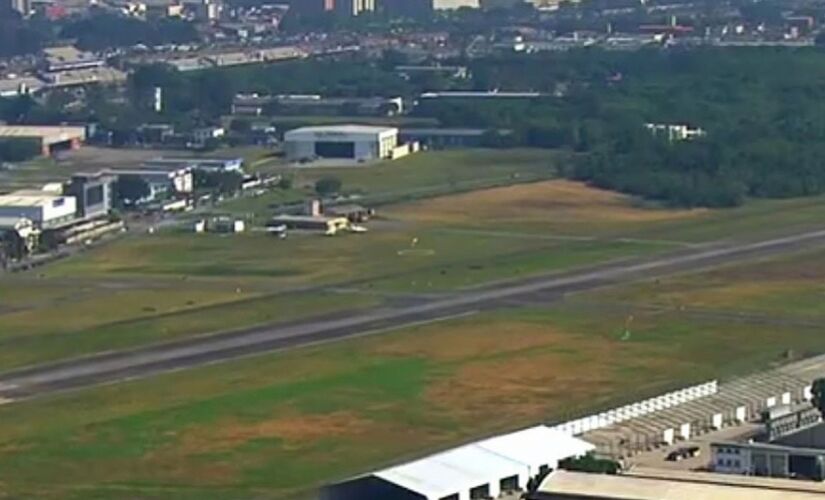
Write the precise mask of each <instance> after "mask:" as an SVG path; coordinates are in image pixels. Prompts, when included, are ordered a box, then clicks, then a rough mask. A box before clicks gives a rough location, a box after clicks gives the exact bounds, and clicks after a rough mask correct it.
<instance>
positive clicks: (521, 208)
mask: <svg viewBox="0 0 825 500" xmlns="http://www.w3.org/2000/svg"><path fill="white" fill-rule="evenodd" d="M704 212H705V210H700V209H697V210H666V209H656V208H646V207H641V206H638V205H636V204H634V202H633V199H632V198H631V197H629V196H625V195H622V194H618V193H615V192H613V191H606V190H602V189H597V188H593V187H590V186H587V185H586V184H583V183H580V182H573V181H566V180H553V181H545V182H536V183H532V184H520V185H514V186H507V187H500V188H493V189H487V190H483V191H475V192H471V193H464V194H458V195H452V196H444V197H441V198H436V199H433V200H426V201H420V202H415V203H409V204H405V205H399V206H398V207H396V208H394V209H391V210H390V211H389V214H390V215H392V216H396V217H399V218H401V219H405V220H409V221H414V222H431V223H448V224H458V223H466V222H473V221H478V220H482V221H485V222H489V221H497V222H508V221H518V222H525V221H542V222H554V223H555V222H558V223H594V224H600V223H621V222H624V223H634V222H657V221H665V220H673V219H680V218H685V217H694V216H696V215H698V214H701V213H704Z"/></svg>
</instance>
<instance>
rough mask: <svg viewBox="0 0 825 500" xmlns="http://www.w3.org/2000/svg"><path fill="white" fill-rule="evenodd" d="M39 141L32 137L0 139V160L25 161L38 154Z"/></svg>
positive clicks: (39, 150)
mask: <svg viewBox="0 0 825 500" xmlns="http://www.w3.org/2000/svg"><path fill="white" fill-rule="evenodd" d="M41 153H42V151H41V149H40V142H39V141H37V140H33V139H3V140H0V161H26V160H31V159H32V158H36V157H38V156H40V154H41Z"/></svg>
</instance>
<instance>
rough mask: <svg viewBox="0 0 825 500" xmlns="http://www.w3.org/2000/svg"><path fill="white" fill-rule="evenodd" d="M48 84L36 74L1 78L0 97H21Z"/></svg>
mask: <svg viewBox="0 0 825 500" xmlns="http://www.w3.org/2000/svg"><path fill="white" fill-rule="evenodd" d="M45 86H46V83H45V82H43V80H41V79H39V78H37V77H34V76H15V77H8V78H3V79H0V97H19V96H23V95H29V94H33V93H35V92H37V91H38V90H40V89H42V88H43V87H45Z"/></svg>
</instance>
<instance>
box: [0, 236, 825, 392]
mask: <svg viewBox="0 0 825 500" xmlns="http://www.w3.org/2000/svg"><path fill="white" fill-rule="evenodd" d="M818 246H825V230H818V231H810V232H805V233H800V234H795V235H791V236H785V237H781V238H775V239H771V240H765V241H760V242H755V243H728V244H719V245H717V246H714V247H703V248H691V249H686V250H681V251H679V252H676V253H671V254H668V255H665V256H660V257H655V258H649V259H646V260H643V259H637V260H628V261H620V262H610V263H606V264H601V265H597V266H593V267H589V268H584V269H579V270H576V271H571V272H567V273H557V274H553V275H546V276H540V277H534V278H530V279H524V280H519V281H513V282H509V283H499V284H497V285H496V286H491V287H489V288H483V289H476V290H470V291H464V292H458V293H455V294H452V295H447V296H443V297H437V298H431V299H427V300H423V301H421V302H417V303H413V304H409V305H402V306H398V307H382V308H376V309H372V310H368V311H360V312H357V313H353V314H351V315H338V316H333V317H326V318H322V319H317V318H316V319H313V320H305V321H302V322H296V323H292V324H286V325H278V326H272V327H260V328H255V329H250V330H243V331H236V332H227V333H222V334H217V335H210V336H201V337H195V338H190V339H186V340H182V341H176V342H171V343H167V344H158V345H154V346H149V347H143V348H138V349H133V350H128V351H121V352H114V353H106V354H100V355H95V356H90V357H85V358H78V359H72V360H68V361H62V362H58V363H54V364H48V365H38V366H32V367H28V368H23V369H19V370H15V371H13V372H8V373H5V374H0V401H5V402H10V401H13V400H16V399H21V398H30V397H36V396H42V395H46V394H49V393H53V392H57V391H62V390H68V389H76V388H81V387H86V386H92V385H97V384H103V383H112V382H117V381H122V380H126V379H132V378H138V377H148V376H151V375H155V374H158V373H163V372H168V371H173V370H180V369H185V368H192V367H196V366H201V365H205V364H209V363H214V362H219V361H226V360H231V359H235V358H239V357H242V356H248V355H254V354H259V353H263V352H270V351H275V350H282V349H287V348H292V347H299V346H305V345H309V344H313V343H318V342H324V341H331V340H338V339H343V338H347V337H355V336H359V335H364V334H368V333H373V334H375V333H378V332H383V331H389V330H392V329H396V328H400V327H404V326H410V325H414V324H417V323H425V322H431V321H438V320H440V319H445V318H450V317H455V316H460V315H466V314H473V313H475V312H478V311H481V310H488V309H491V308H495V307H501V306H506V305H508V304H511V303H513V302H514V301H517V300H519V299H529V298H531V297H535V296H541V297H542V298H543V299H552V298H554V297H555V298H558V297H561V296H563V295H564V294H565V293H570V292H575V291H582V290H589V289H593V288H597V287H601V286H605V285H611V284H617V283H623V282H629V281H634V280H639V279H645V278H652V277H657V276H664V275H668V274H673V273H677V272H684V271H693V270H698V269H703V268H708V267H713V266H718V265H721V264H726V263H733V262H737V261H740V260H745V259H753V258H760V257H768V256H774V255H779V254H783V253H790V252H794V251H799V250H803V249H807V248H814V247H818Z"/></svg>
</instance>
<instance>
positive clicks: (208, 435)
mask: <svg viewBox="0 0 825 500" xmlns="http://www.w3.org/2000/svg"><path fill="white" fill-rule="evenodd" d="M374 425H375V424H374V423H373V422H370V421H368V420H365V419H363V418H362V417H360V416H359V415H356V414H355V413H353V412H345V411H338V412H333V413H327V414H323V415H307V414H298V413H297V412H296V413H294V414H288V415H283V416H278V417H273V418H271V419H268V420H260V421H256V422H241V421H237V420H224V421H221V422H216V423H211V424H209V425H207V426H202V427H200V426H199V427H194V428H190V429H187V430H185V431H183V432H182V433H181V434H180V435H179V437H178V439H177V444H176V445H175V447H174V450H175V453H176V454H183V455H190V454H200V453H213V452H225V451H229V450H232V449H235V448H237V447H239V446H242V445H244V444H245V443H248V442H249V441H253V440H256V439H267V438H277V439H281V440H283V441H285V442H286V444H287V446H290V445H291V446H296V447H299V446H307V445H310V444H311V443H313V442H315V441H317V440H319V439H325V438H332V437H343V436H353V437H354V436H358V435H362V434H366V433H367V432H369V431H370V429H372V428H373V426H374Z"/></svg>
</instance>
